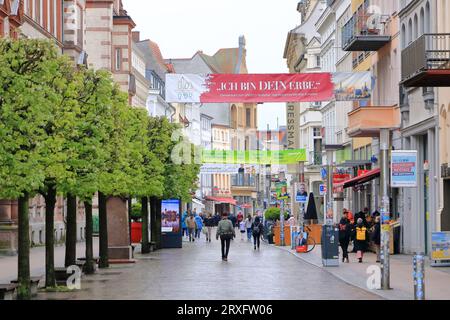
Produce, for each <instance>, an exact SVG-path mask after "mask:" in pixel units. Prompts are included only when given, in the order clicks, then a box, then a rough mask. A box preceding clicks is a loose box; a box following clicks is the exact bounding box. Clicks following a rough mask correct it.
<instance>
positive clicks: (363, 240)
mask: <svg viewBox="0 0 450 320" xmlns="http://www.w3.org/2000/svg"><path fill="white" fill-rule="evenodd" d="M353 239H354V240H353V243H354V246H355V249H356V253H357V254H356V257H357V258H358V260H359V261H358V262H359V263H362V262H363V256H364V252H365V251H366V250H367V244H368V242H369V233H368V231H367V228H366V226H365V225H364V223H363V220H362V219H361V218H359V219H358V221H357V223H356V228H355V230H354V231H353Z"/></svg>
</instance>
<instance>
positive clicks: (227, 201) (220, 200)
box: [205, 197, 237, 206]
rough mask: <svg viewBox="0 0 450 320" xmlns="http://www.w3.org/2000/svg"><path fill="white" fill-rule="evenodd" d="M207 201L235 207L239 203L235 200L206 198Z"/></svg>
mask: <svg viewBox="0 0 450 320" xmlns="http://www.w3.org/2000/svg"><path fill="white" fill-rule="evenodd" d="M205 199H206V200H207V201H214V202H219V203H229V204H232V205H233V206H235V205H236V203H237V201H236V200H235V199H233V198H218V197H206V198H205Z"/></svg>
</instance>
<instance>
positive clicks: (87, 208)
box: [84, 201, 95, 274]
mask: <svg viewBox="0 0 450 320" xmlns="http://www.w3.org/2000/svg"><path fill="white" fill-rule="evenodd" d="M84 212H85V215H86V265H85V270H84V272H85V273H86V274H93V273H94V272H95V265H94V246H93V241H92V234H93V232H94V225H93V220H92V203H91V202H89V201H85V202H84Z"/></svg>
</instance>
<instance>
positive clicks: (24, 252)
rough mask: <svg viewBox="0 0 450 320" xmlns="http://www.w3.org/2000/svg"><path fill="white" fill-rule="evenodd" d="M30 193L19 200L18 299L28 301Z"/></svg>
mask: <svg viewBox="0 0 450 320" xmlns="http://www.w3.org/2000/svg"><path fill="white" fill-rule="evenodd" d="M28 197H29V195H28V193H27V192H24V195H23V196H22V197H20V198H19V203H18V209H19V257H18V269H19V270H18V281H19V288H18V298H19V299H20V300H28V299H30V298H31V293H30V221H29V216H28Z"/></svg>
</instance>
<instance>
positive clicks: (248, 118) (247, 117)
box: [245, 108, 252, 127]
mask: <svg viewBox="0 0 450 320" xmlns="http://www.w3.org/2000/svg"><path fill="white" fill-rule="evenodd" d="M251 120H252V116H251V110H250V109H249V108H247V109H245V125H246V126H247V127H251V126H252V125H251V123H252V121H251Z"/></svg>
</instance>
